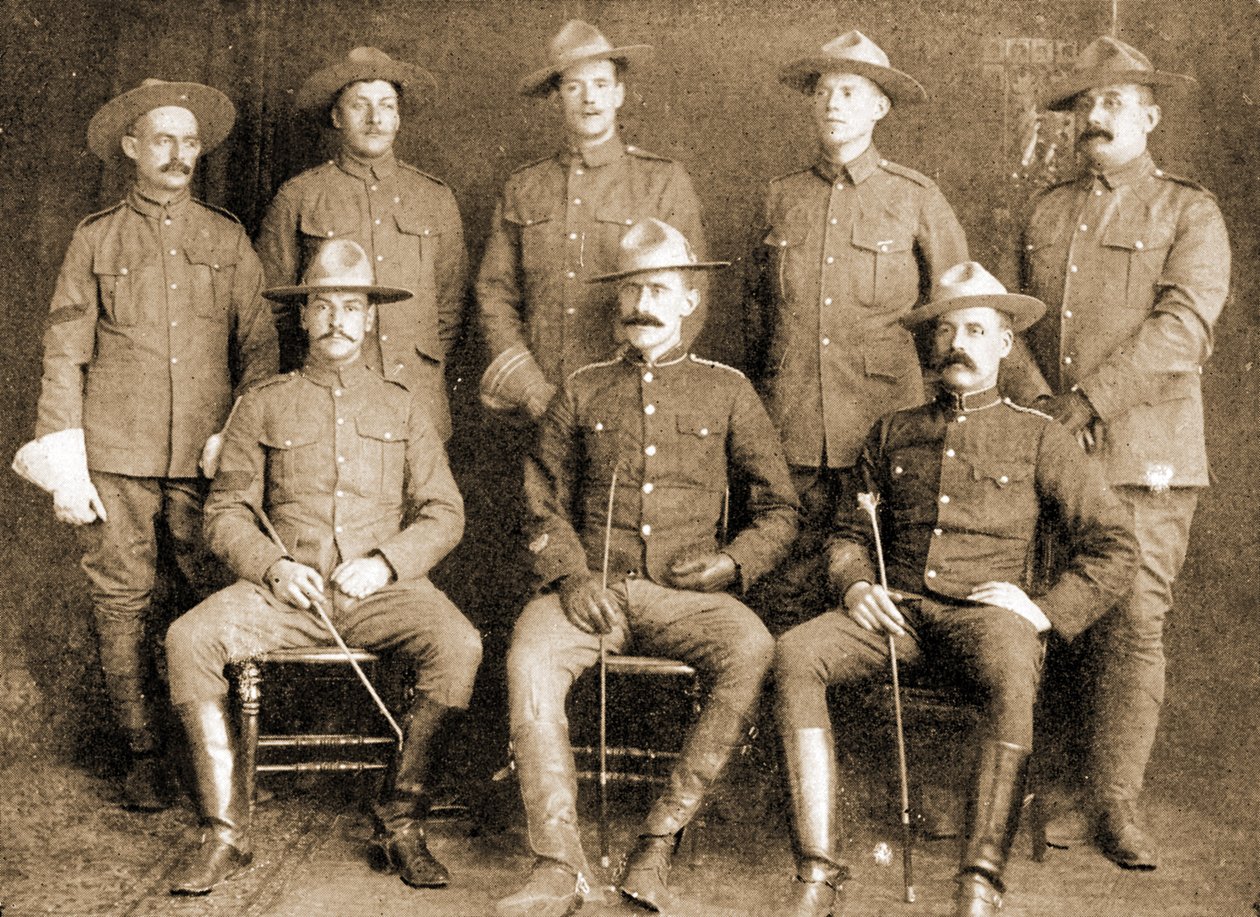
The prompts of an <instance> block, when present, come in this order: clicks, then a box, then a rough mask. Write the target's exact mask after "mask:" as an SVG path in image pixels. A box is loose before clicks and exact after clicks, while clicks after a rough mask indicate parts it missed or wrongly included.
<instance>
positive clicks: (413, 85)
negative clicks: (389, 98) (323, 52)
mask: <svg viewBox="0 0 1260 917" xmlns="http://www.w3.org/2000/svg"><path fill="white" fill-rule="evenodd" d="M373 80H384V81H385V82H387V83H393V84H394V85H395V86H398V87H399V88H400V89H402V90H403V91H404V92H409V91H412V90H415V89H417V88H419V87H421V86H423V85H424V84H426V83H427V84H428V86H429V89H431V90H434V91H436V90H437V80H436V79H435V78H434V76H433V74H432V73H430V72H429V71H428V70H425V69H424V68H423V67H421V66H419V65H417V64H409V63H407V62H406V61H397V60H394V59H392V58H390V59H389V60H381V61H350V60H343V61H341V62H340V63H337V64H334V65H333V66H331V67H325V68H324V69H323V70H319V71H317V72H316V73H314V74H312V75H311V76H310V77H308V78H307V80H306V82H305V83H303V84H302V88H301V89H299V90H298V93H297V98H296V99H295V100H294V104H295V105H296V106H297V108H298V109H299V110H300V111H314V112H318V111H322V110H323V109H325V108H328V107H329V106H331V105H332V104H333V102H335V101H336V99H337V95H338V93H340V92H341V90H343V89H345V88H346V87H347V86H349V85H350V84H351V83H370V82H372V81H373Z"/></svg>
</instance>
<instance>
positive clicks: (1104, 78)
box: [1041, 68, 1199, 111]
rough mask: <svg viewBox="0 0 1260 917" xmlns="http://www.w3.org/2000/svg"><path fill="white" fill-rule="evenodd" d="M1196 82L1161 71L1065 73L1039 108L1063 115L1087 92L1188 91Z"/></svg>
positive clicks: (1106, 70) (1083, 71) (1109, 70)
mask: <svg viewBox="0 0 1260 917" xmlns="http://www.w3.org/2000/svg"><path fill="white" fill-rule="evenodd" d="M1198 82H1199V81H1198V80H1196V79H1195V78H1194V77H1192V76H1187V75H1185V74H1183V73H1165V72H1164V71H1162V70H1111V69H1101V68H1095V69H1092V70H1081V71H1078V72H1073V73H1069V74H1067V75H1066V76H1064V77H1062V78H1061V79H1059V80H1057V81H1055V82H1053V83H1051V84H1050V87H1049V88H1048V89H1047V90H1046V92H1045V94H1044V95H1043V96H1042V103H1041V104H1042V107H1043V108H1047V109H1049V110H1050V111H1067V110H1069V109H1070V108H1071V107H1072V103H1073V102H1074V101H1075V99H1076V97H1077V96H1078V95H1080V94H1081V93H1082V92H1085V90H1087V89H1094V88H1096V87H1098V86H1120V85H1125V84H1133V85H1137V86H1164V87H1182V88H1184V87H1188V86H1193V85H1196V84H1197V83H1198Z"/></svg>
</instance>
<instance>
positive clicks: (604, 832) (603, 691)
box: [599, 468, 617, 869]
mask: <svg viewBox="0 0 1260 917" xmlns="http://www.w3.org/2000/svg"><path fill="white" fill-rule="evenodd" d="M616 494H617V469H616V468H614V469H613V473H612V480H611V481H610V482H609V484H608V515H607V516H606V517H605V519H604V564H603V570H602V572H601V574H600V587H601V589H602V591H603V592H607V591H608V554H609V551H610V548H611V545H612V517H613V499H614V498H615V496H616ZM601 595H602V593H601ZM609 863H610V860H609V858H608V649H607V647H606V646H605V645H604V635H603V633H600V635H599V865H600V866H602V867H603V868H604V869H607V868H608V865H609Z"/></svg>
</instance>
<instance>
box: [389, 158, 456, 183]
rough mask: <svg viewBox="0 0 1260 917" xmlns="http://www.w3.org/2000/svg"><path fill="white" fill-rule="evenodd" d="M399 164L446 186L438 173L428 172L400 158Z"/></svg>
mask: <svg viewBox="0 0 1260 917" xmlns="http://www.w3.org/2000/svg"><path fill="white" fill-rule="evenodd" d="M398 165H400V166H401V167H402V168H404V169H406V170H407V171H409V172H415V173H416V174H417V175H423V176H424V177H425V178H427V179H429V181H432V182H436V183H437V184H439V185H441V186H442V187H444V188H445V187H446V182H444V181H442V179H440V178H438V177H437V176H436V175H430V174H429V173H428V172H426V171H424V169H417V168H416V167H415V166H413V165H412V164H411V163H409V162H403V161H402V160H401V159H400V160H398Z"/></svg>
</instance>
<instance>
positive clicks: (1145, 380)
mask: <svg viewBox="0 0 1260 917" xmlns="http://www.w3.org/2000/svg"><path fill="white" fill-rule="evenodd" d="M1023 255H1024V264H1023V280H1024V289H1025V290H1026V291H1027V292H1028V293H1030V294H1031V295H1033V296H1036V297H1037V298H1039V299H1041V300H1042V301H1044V302H1045V303H1046V305H1047V307H1048V312H1047V314H1046V317H1045V318H1043V319H1042V320H1041V321H1040V322H1038V323H1037V324H1036V325H1035V326H1033V328H1031V329H1030V330H1029V331H1028V332H1027V335H1026V337H1027V340H1028V344H1029V347H1030V348H1031V349H1032V351H1033V354H1034V356H1035V358H1036V360H1037V363H1038V364H1039V366H1040V368H1041V371H1042V373H1044V375H1045V378H1046V380H1048V382H1049V384H1050V387H1051V388H1052V389H1053V390H1054V391H1057V392H1063V391H1067V390H1068V389H1072V388H1078V389H1079V390H1080V391H1081V392H1083V393H1084V394H1085V395H1086V396H1087V397H1088V398H1089V401H1090V404H1092V405H1093V406H1094V410H1095V411H1096V412H1097V413H1098V416H1099V417H1100V418H1101V419H1102V421H1103V427H1102V429H1101V431H1098V430H1096V431H1095V433H1096V436H1095V438H1096V439H1099V438H1101V443H1100V445H1099V447H1098V448H1099V449H1100V456H1101V458H1102V460H1103V462H1104V464H1105V466H1106V469H1107V474H1108V477H1109V479H1110V480H1111V482H1112V483H1113V484H1136V485H1144V486H1147V487H1153V488H1155V489H1161V488H1164V487H1168V486H1174V487H1177V486H1191V487H1194V486H1204V485H1206V484H1207V483H1208V464H1207V454H1206V450H1205V448H1204V440H1203V395H1202V390H1201V387H1200V375H1201V373H1202V371H1203V364H1204V363H1205V362H1207V359H1208V357H1209V356H1210V355H1211V353H1212V328H1213V325H1214V324H1215V323H1216V320H1217V318H1218V316H1219V315H1220V314H1221V309H1222V307H1223V306H1224V304H1225V298H1226V296H1227V294H1228V292H1229V259H1230V251H1229V238H1228V236H1227V234H1226V231H1225V223H1224V221H1223V220H1222V218H1221V212H1220V209H1219V208H1218V207H1217V205H1216V201H1215V199H1214V198H1213V197H1212V195H1211V194H1209V193H1208V192H1207V191H1205V190H1203V188H1201V187H1200V186H1199V185H1196V184H1194V183H1193V182H1190V181H1187V180H1186V179H1182V178H1177V177H1175V176H1172V175H1168V174H1166V173H1164V172H1163V171H1161V170H1159V169H1157V168H1155V164H1154V163H1153V162H1152V161H1151V158H1150V156H1149V154H1144V155H1143V156H1140V157H1139V158H1138V159H1136V160H1135V161H1133V162H1131V163H1129V164H1128V165H1126V166H1124V167H1122V168H1121V169H1119V170H1117V171H1116V172H1113V173H1106V174H1101V175H1094V174H1086V175H1082V176H1080V177H1079V178H1077V179H1076V180H1074V181H1070V182H1067V183H1065V184H1061V185H1057V186H1054V187H1052V188H1050V189H1048V190H1046V191H1045V192H1043V193H1042V195H1041V196H1040V197H1039V198H1038V199H1037V200H1036V202H1035V206H1034V210H1033V213H1032V217H1031V219H1030V220H1029V222H1028V226H1027V230H1026V232H1025V235H1024V246H1023ZM1098 432H1101V437H1099V436H1098V435H1097V434H1098Z"/></svg>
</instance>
